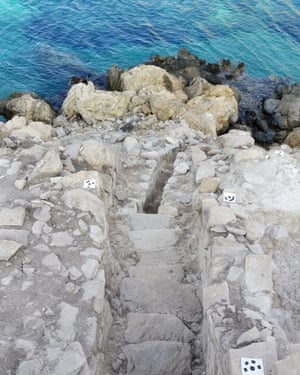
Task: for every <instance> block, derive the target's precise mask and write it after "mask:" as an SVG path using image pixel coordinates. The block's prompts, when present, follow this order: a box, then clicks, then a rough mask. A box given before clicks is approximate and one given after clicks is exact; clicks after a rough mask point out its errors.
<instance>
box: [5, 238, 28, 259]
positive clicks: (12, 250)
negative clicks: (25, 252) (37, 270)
mask: <svg viewBox="0 0 300 375" xmlns="http://www.w3.org/2000/svg"><path fill="white" fill-rule="evenodd" d="M22 246H23V245H22V244H21V243H19V242H16V241H11V240H0V261H8V260H9V259H10V258H11V257H12V256H14V255H15V254H16V253H17V251H18V250H19V249H20V248H21V247H22Z"/></svg>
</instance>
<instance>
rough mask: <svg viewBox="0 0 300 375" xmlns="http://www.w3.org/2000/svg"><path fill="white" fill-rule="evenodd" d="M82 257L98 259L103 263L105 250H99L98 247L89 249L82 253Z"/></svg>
mask: <svg viewBox="0 0 300 375" xmlns="http://www.w3.org/2000/svg"><path fill="white" fill-rule="evenodd" d="M80 255H81V256H84V257H89V258H91V259H98V261H99V262H101V259H102V256H103V250H99V249H97V248H96V247H88V248H86V249H85V250H84V251H81V252H80Z"/></svg>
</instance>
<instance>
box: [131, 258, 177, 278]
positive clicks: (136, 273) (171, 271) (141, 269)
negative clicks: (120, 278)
mask: <svg viewBox="0 0 300 375" xmlns="http://www.w3.org/2000/svg"><path fill="white" fill-rule="evenodd" d="M129 276H130V277H134V278H138V279H149V278H154V279H157V278H159V277H160V278H162V277H164V278H166V279H174V280H177V281H179V282H180V281H182V280H183V278H184V271H183V268H182V265H181V264H161V262H160V263H158V264H151V265H143V264H140V263H138V264H137V265H136V266H132V267H130V268H129Z"/></svg>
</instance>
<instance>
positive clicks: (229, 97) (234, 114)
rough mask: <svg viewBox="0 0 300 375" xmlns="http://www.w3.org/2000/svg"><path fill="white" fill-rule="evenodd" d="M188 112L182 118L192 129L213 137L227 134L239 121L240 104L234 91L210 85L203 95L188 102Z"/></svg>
mask: <svg viewBox="0 0 300 375" xmlns="http://www.w3.org/2000/svg"><path fill="white" fill-rule="evenodd" d="M186 110H187V112H186V113H185V114H184V115H183V116H181V118H182V119H184V120H185V121H186V122H187V124H188V125H189V126H190V127H191V128H192V129H196V130H200V131H203V132H204V134H208V135H211V136H213V137H215V136H216V135H217V134H220V133H223V132H225V131H226V130H227V129H228V127H229V125H230V124H232V123H234V122H236V121H237V119H238V103H237V101H236V99H235V97H234V94H233V91H232V90H231V89H230V88H229V87H228V86H225V85H217V86H213V85H210V84H209V85H208V86H207V89H203V94H202V95H200V96H195V97H194V98H193V99H191V100H189V101H188V103H187V104H186Z"/></svg>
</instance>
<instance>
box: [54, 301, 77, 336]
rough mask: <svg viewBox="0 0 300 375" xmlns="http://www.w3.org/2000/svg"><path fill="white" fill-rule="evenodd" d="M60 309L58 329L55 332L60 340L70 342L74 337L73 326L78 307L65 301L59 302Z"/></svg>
mask: <svg viewBox="0 0 300 375" xmlns="http://www.w3.org/2000/svg"><path fill="white" fill-rule="evenodd" d="M60 309H61V311H60V317H59V320H58V325H59V329H58V330H57V331H56V334H57V336H58V337H59V338H60V339H61V340H63V341H65V342H71V341H73V340H74V338H75V326H76V320H77V315H78V312H79V309H78V307H75V306H71V305H69V304H68V303H65V302H62V303H61V304H60Z"/></svg>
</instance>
